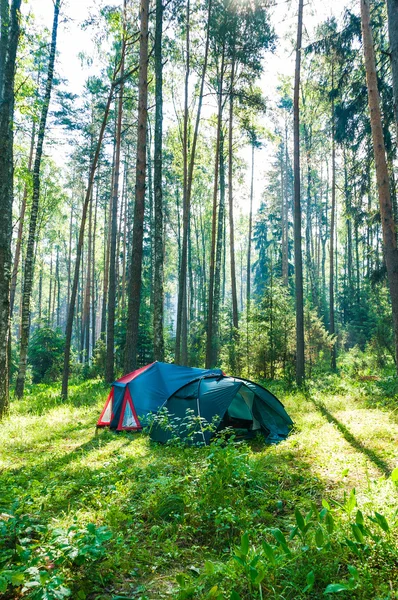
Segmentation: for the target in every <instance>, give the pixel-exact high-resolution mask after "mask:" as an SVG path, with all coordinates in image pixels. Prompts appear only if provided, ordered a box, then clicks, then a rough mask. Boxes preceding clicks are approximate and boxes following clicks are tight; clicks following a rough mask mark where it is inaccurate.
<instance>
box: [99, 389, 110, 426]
mask: <svg viewBox="0 0 398 600" xmlns="http://www.w3.org/2000/svg"><path fill="white" fill-rule="evenodd" d="M113 392H114V388H113V387H112V388H111V391H110V392H109V396H108V399H107V401H106V402H105V406H104V409H103V411H102V413H101V415H100V418H99V419H98V423H97V427H105V426H106V425H110V424H111V421H112V419H113V417H114V414H113ZM109 402H112V413H111V418H110V420H109V421H103V420H102V418H103V416H104V414H105V413H106V411H107V408H108V404H109Z"/></svg>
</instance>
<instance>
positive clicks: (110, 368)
mask: <svg viewBox="0 0 398 600" xmlns="http://www.w3.org/2000/svg"><path fill="white" fill-rule="evenodd" d="M126 6H127V0H124V3H123V17H122V18H123V26H122V49H121V59H120V86H119V98H118V104H117V125H116V146H115V172H114V175H113V190H112V214H111V227H110V234H111V235H110V238H111V239H110V253H109V288H108V320H107V336H106V365H105V380H106V381H107V382H108V383H112V381H113V380H114V379H115V369H114V364H115V356H114V354H115V312H116V243H117V207H118V199H119V175H120V148H121V143H122V139H121V138H122V116H123V90H124V81H123V80H124V61H125V52H126Z"/></svg>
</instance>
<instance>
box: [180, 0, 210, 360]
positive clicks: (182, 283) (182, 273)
mask: <svg viewBox="0 0 398 600" xmlns="http://www.w3.org/2000/svg"><path fill="white" fill-rule="evenodd" d="M211 9H212V0H209V4H208V13H207V32H206V46H205V55H204V61H203V68H202V75H201V80H200V91H199V100H198V112H197V113H196V123H195V131H194V135H193V140H192V148H191V153H190V162H189V171H188V181H187V191H186V208H187V212H186V218H187V219H189V214H190V209H191V193H192V182H193V172H194V166H195V156H196V145H197V140H198V134H199V125H200V117H201V112H202V104H203V90H204V83H205V77H206V71H207V62H208V56H209V40H210V16H211ZM184 214H185V213H184ZM187 260H188V228H187V229H185V227H184V231H183V240H182V251H181V262H180V268H179V281H178V303H177V331H176V349H175V362H176V363H177V364H178V363H179V362H180V360H181V325H182V319H183V306H184V294H185V290H186V279H187Z"/></svg>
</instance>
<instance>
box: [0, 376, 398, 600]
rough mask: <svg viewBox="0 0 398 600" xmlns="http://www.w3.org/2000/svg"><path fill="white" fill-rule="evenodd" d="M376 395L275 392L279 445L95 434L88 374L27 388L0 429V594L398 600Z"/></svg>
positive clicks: (331, 389) (391, 493)
mask: <svg viewBox="0 0 398 600" xmlns="http://www.w3.org/2000/svg"><path fill="white" fill-rule="evenodd" d="M392 388H393V389H394V393H395V388H394V386H392ZM386 389H387V393H386ZM388 389H389V388H388V385H387V388H386V385H384V387H383V385H382V384H380V382H372V381H370V382H356V381H354V380H350V379H348V378H347V379H338V378H337V377H332V376H330V377H328V378H325V379H324V380H323V381H322V382H317V383H313V384H311V385H310V386H309V389H308V391H307V392H306V393H299V392H297V391H286V390H284V389H283V388H282V387H281V386H278V385H276V384H274V385H273V391H274V392H275V393H276V394H277V395H279V397H280V398H281V399H282V401H283V402H284V404H285V406H286V408H287V410H288V412H289V414H290V415H291V416H292V418H293V419H294V421H295V429H294V431H293V432H292V434H291V435H290V437H289V438H288V439H287V440H286V441H284V442H282V443H281V444H279V445H277V446H267V445H265V444H264V443H263V442H261V441H258V440H256V441H254V442H252V443H251V444H250V445H249V444H233V443H232V444H231V443H227V444H213V445H212V446H210V447H209V448H183V447H173V446H160V445H156V444H154V443H152V442H151V441H150V440H149V439H148V438H147V437H146V436H145V435H140V434H133V435H132V434H121V435H115V434H113V433H110V432H108V431H105V430H101V431H100V432H99V434H98V435H97V436H96V435H95V423H96V420H97V418H98V415H99V414H100V410H101V409H102V407H103V404H104V401H105V398H106V394H107V387H106V386H104V385H103V384H102V383H101V382H100V381H95V380H91V381H87V382H84V383H76V384H75V385H72V386H71V388H70V399H69V401H68V402H67V403H61V401H60V400H59V389H58V387H57V386H44V385H37V386H32V387H31V388H30V389H28V391H27V394H26V396H25V399H24V400H23V401H21V402H17V401H14V402H13V403H12V405H11V411H10V415H9V417H8V418H7V419H6V420H5V421H4V422H3V423H2V424H1V428H0V490H1V495H0V597H3V598H5V599H7V600H8V599H11V598H20V597H28V598H37V599H42V598H43V599H44V598H47V599H49V600H50V599H52V598H54V599H62V598H66V597H71V598H73V599H75V598H81V599H84V598H88V599H92V600H94V599H96V600H102V599H103V600H105V599H107V600H108V599H109V600H111V599H113V600H118V599H120V600H121V599H122V598H125V599H126V598H131V599H133V598H134V599H141V600H144V599H150V600H155V599H158V598H180V599H184V598H198V599H200V598H203V599H204V598H208V599H210V598H213V599H214V598H216V599H217V600H221V599H222V598H226V599H228V600H229V599H230V598H236V599H237V598H242V599H248V598H261V597H263V598H281V599H292V600H293V599H294V600H295V599H299V598H328V597H330V598H332V597H333V595H334V594H335V593H338V594H339V595H340V596H341V597H343V598H360V599H367V598H368V599H369V600H376V599H380V600H381V599H383V600H387V599H392V598H398V549H397V542H396V538H397V537H398V536H397V531H396V521H397V491H398V490H397V487H396V484H394V482H393V481H392V479H391V476H390V475H391V472H392V471H393V469H394V468H396V467H397V466H398V458H397V455H398V451H397V448H398V411H397V410H396V406H397V404H396V398H395V396H394V394H393V393H391V394H390V395H392V396H393V398H388ZM353 489H355V494H354V492H352V490H353ZM358 509H360V512H359V513H358ZM376 513H377V514H379V515H381V517H382V518H381V520H380V518H379V517H377V516H375V514H376ZM361 515H363V516H364V517H363V518H364V522H363V524H362V520H361V519H362V517H361ZM369 517H370V518H369ZM378 519H379V520H378ZM383 519H384V521H385V522H386V524H387V525H386V526H384V521H383ZM278 532H279V533H278ZM281 536H282V537H281ZM284 540H285V541H284ZM264 542H265V544H264ZM1 569H3V571H1ZM331 584H335V585H336V586H337V585H338V584H339V585H340V588H341V589H340V591H339V592H337V588H335V589H334V588H330V587H329V588H328V590H329V591H330V594H329V593H327V594H326V595H325V593H324V592H325V590H326V588H327V586H328V585H329V586H330V585H331Z"/></svg>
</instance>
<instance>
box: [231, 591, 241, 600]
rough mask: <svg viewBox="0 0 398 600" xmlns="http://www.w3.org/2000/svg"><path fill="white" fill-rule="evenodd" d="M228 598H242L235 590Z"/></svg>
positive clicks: (233, 599)
mask: <svg viewBox="0 0 398 600" xmlns="http://www.w3.org/2000/svg"><path fill="white" fill-rule="evenodd" d="M229 600H242V598H241V597H240V596H239V594H238V593H237V592H235V590H233V591H232V593H231V596H230V599H229Z"/></svg>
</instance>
